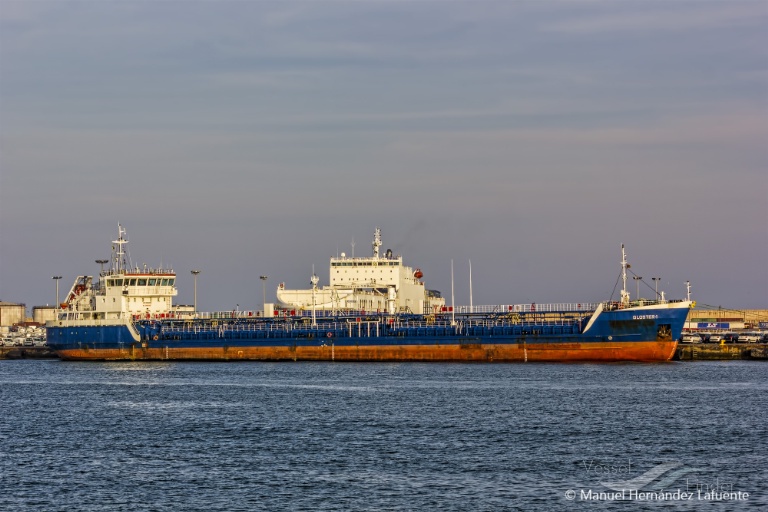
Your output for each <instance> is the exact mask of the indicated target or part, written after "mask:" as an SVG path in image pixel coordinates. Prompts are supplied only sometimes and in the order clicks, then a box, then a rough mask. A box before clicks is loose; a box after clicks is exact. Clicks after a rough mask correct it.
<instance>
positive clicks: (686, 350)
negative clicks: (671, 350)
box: [672, 343, 768, 361]
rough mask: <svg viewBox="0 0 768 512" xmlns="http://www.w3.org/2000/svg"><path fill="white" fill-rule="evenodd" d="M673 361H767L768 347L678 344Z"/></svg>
mask: <svg viewBox="0 0 768 512" xmlns="http://www.w3.org/2000/svg"><path fill="white" fill-rule="evenodd" d="M672 359H673V360H674V361H727V360H768V345H764V344H756V343H728V344H724V345H720V344H717V343H679V344H678V345H677V350H676V351H675V355H674V356H673V357H672Z"/></svg>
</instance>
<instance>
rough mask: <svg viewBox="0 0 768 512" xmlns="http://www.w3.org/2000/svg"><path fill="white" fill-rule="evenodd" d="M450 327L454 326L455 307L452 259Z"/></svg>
mask: <svg viewBox="0 0 768 512" xmlns="http://www.w3.org/2000/svg"><path fill="white" fill-rule="evenodd" d="M451 325H456V305H455V303H454V301H453V259H451Z"/></svg>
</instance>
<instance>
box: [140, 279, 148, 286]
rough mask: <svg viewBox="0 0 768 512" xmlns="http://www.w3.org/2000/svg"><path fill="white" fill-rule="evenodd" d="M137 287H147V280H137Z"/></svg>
mask: <svg viewBox="0 0 768 512" xmlns="http://www.w3.org/2000/svg"><path fill="white" fill-rule="evenodd" d="M139 286H147V280H146V279H139Z"/></svg>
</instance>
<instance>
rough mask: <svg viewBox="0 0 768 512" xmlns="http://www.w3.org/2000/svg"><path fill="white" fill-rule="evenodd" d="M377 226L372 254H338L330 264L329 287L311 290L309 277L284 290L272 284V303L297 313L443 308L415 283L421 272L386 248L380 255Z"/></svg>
mask: <svg viewBox="0 0 768 512" xmlns="http://www.w3.org/2000/svg"><path fill="white" fill-rule="evenodd" d="M381 246H382V242H381V229H379V228H378V227H377V228H376V230H375V233H374V237H373V243H372V248H373V254H372V255H371V256H368V257H354V256H352V257H348V256H347V255H346V254H344V253H341V255H340V256H338V257H332V258H331V262H330V269H329V276H328V281H329V283H330V284H329V285H328V286H324V287H322V288H317V284H316V283H317V279H315V276H313V278H312V279H311V280H310V282H311V284H312V288H309V289H305V290H289V289H286V288H285V286H284V284H282V283H281V284H280V285H279V286H278V288H277V304H278V306H279V307H281V308H285V309H288V310H298V311H310V310H315V311H332V312H338V313H344V312H350V311H363V312H366V311H367V312H378V313H388V314H390V315H393V314H396V313H415V314H430V313H436V312H439V311H441V310H442V309H443V307H444V306H445V299H444V298H443V297H442V296H441V294H440V292H438V291H435V290H428V289H427V288H426V287H425V285H424V282H423V281H421V279H422V277H424V273H423V272H422V271H421V269H418V268H417V269H415V270H414V269H413V268H411V267H409V266H407V265H405V264H403V258H402V256H400V255H397V256H395V255H394V254H393V253H392V251H391V250H389V249H388V250H387V251H386V252H385V253H384V255H381V254H380V248H381Z"/></svg>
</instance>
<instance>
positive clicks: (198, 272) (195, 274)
mask: <svg viewBox="0 0 768 512" xmlns="http://www.w3.org/2000/svg"><path fill="white" fill-rule="evenodd" d="M190 272H192V275H193V276H195V306H194V307H195V311H194V314H195V318H197V276H198V275H200V272H201V271H200V270H191V271H190Z"/></svg>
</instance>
